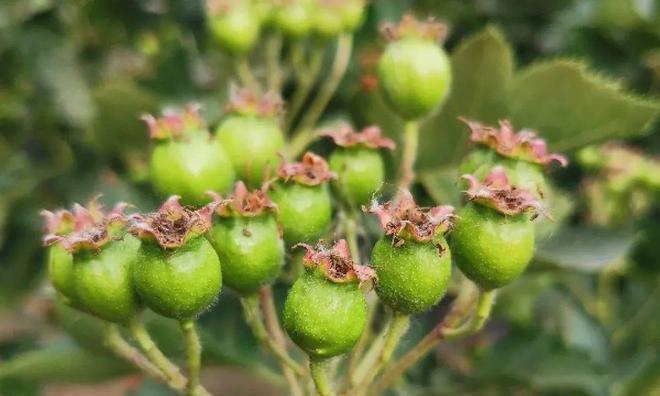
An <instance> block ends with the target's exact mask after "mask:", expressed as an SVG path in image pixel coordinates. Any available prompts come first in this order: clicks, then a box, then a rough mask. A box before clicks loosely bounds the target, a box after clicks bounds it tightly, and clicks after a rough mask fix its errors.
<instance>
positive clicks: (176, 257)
mask: <svg viewBox="0 0 660 396" xmlns="http://www.w3.org/2000/svg"><path fill="white" fill-rule="evenodd" d="M133 282H134V284H135V289H136V290H137V292H138V294H139V295H140V297H141V298H142V301H143V302H144V303H145V304H146V305H147V306H148V307H149V308H150V309H151V310H153V311H154V312H157V313H159V314H161V315H163V316H166V317H168V318H176V319H191V318H194V317H195V316H197V315H198V314H200V313H201V312H203V311H204V310H206V309H207V308H208V307H209V306H210V305H211V304H212V303H213V302H214V300H215V299H216V297H217V296H218V293H220V288H221V286H222V273H221V270H220V260H219V259H218V255H217V254H216V252H215V250H214V249H213V246H211V244H210V243H209V241H207V240H206V238H204V237H203V236H199V237H196V238H193V239H191V240H189V241H188V242H187V243H186V244H185V245H183V246H182V247H180V248H178V249H176V250H173V251H166V250H163V249H162V248H161V247H160V246H158V245H157V244H155V243H150V242H143V243H142V246H141V248H140V250H139V253H138V257H137V260H136V263H135V265H134V266H133Z"/></svg>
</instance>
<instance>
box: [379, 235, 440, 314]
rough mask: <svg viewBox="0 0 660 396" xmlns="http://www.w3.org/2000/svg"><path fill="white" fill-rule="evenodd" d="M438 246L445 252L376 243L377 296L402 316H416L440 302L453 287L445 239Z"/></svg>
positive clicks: (421, 245) (411, 243)
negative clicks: (449, 286) (450, 284)
mask: <svg viewBox="0 0 660 396" xmlns="http://www.w3.org/2000/svg"><path fill="white" fill-rule="evenodd" d="M437 243H439V244H440V245H441V246H442V249H440V248H439V247H438V246H437V245H434V244H433V243H428V242H427V243H420V242H415V241H408V240H406V241H405V243H404V244H403V245H401V246H394V245H393V243H392V239H391V238H390V237H384V238H382V239H380V240H379V241H378V242H376V245H375V246H374V248H373V251H372V252H371V267H372V268H373V269H374V271H376V274H377V275H378V282H377V283H376V293H377V294H378V297H379V298H380V299H381V300H382V301H383V302H385V304H387V305H389V306H390V307H391V308H392V309H394V310H396V311H398V312H401V313H405V314H416V313H421V312H424V311H426V310H428V309H429V308H431V307H432V306H434V305H435V304H437V302H438V301H440V298H442V296H444V294H445V292H446V291H447V286H448V285H449V277H450V275H451V254H450V252H449V249H447V242H446V241H445V240H444V238H440V239H439V240H438V241H437ZM440 250H442V254H440Z"/></svg>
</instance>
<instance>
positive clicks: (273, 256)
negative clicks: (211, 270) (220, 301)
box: [211, 214, 284, 294]
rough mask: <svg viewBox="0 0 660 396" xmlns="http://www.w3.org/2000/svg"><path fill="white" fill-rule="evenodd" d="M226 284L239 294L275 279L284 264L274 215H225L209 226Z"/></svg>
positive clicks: (253, 289)
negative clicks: (211, 226)
mask: <svg viewBox="0 0 660 396" xmlns="http://www.w3.org/2000/svg"><path fill="white" fill-rule="evenodd" d="M211 241H212V243H213V245H214V247H215V250H216V251H217V252H218V256H219V257H220V261H221V262H222V279H223V281H224V283H225V285H227V286H229V287H230V288H232V289H234V290H236V291H237V292H239V293H241V294H249V293H252V292H255V291H257V290H258V289H259V287H261V286H262V285H264V284H266V283H269V282H271V281H272V280H274V279H275V277H276V276H277V274H278V273H279V272H280V269H281V268H282V265H283V264H284V241H282V238H281V237H280V232H279V228H278V225H277V221H276V220H275V217H274V216H272V215H268V214H266V215H261V216H258V217H240V216H236V217H224V218H220V220H219V221H218V222H217V223H216V224H215V225H214V226H213V228H212V229H211Z"/></svg>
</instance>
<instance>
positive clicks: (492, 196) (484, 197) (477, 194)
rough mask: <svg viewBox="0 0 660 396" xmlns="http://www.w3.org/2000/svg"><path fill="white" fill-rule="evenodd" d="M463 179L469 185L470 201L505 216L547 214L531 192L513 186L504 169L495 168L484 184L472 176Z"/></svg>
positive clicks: (467, 192) (464, 176)
mask: <svg viewBox="0 0 660 396" xmlns="http://www.w3.org/2000/svg"><path fill="white" fill-rule="evenodd" d="M461 178H463V179H465V180H467V181H468V183H469V188H468V189H467V191H465V193H466V195H467V198H468V200H470V201H472V202H476V203H478V204H481V205H484V206H487V207H489V208H492V209H495V210H497V211H498V212H500V213H502V214H504V215H517V214H521V213H524V212H533V213H541V214H545V212H544V210H543V207H542V205H541V203H540V202H539V201H538V200H537V199H536V196H535V195H534V194H532V193H531V192H530V191H528V190H525V189H521V188H518V187H515V186H512V185H511V184H510V183H509V178H508V177H507V175H506V172H505V171H504V168H502V167H499V166H498V167H495V168H493V170H492V171H491V172H490V173H489V174H488V176H486V178H485V179H484V181H483V183H482V182H479V180H477V178H476V177H474V176H472V175H463V176H461Z"/></svg>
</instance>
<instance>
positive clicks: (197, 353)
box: [179, 319, 202, 396]
mask: <svg viewBox="0 0 660 396" xmlns="http://www.w3.org/2000/svg"><path fill="white" fill-rule="evenodd" d="M179 325H180V326H181V331H182V332H183V338H184V341H185V347H186V354H187V355H188V385H187V386H186V389H187V392H188V395H189V396H195V395H198V394H199V393H197V387H198V385H199V370H200V368H201V366H202V346H201V344H200V343H199V335H198V334H197V330H196V329H195V321H194V320H193V319H186V320H181V321H179Z"/></svg>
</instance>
